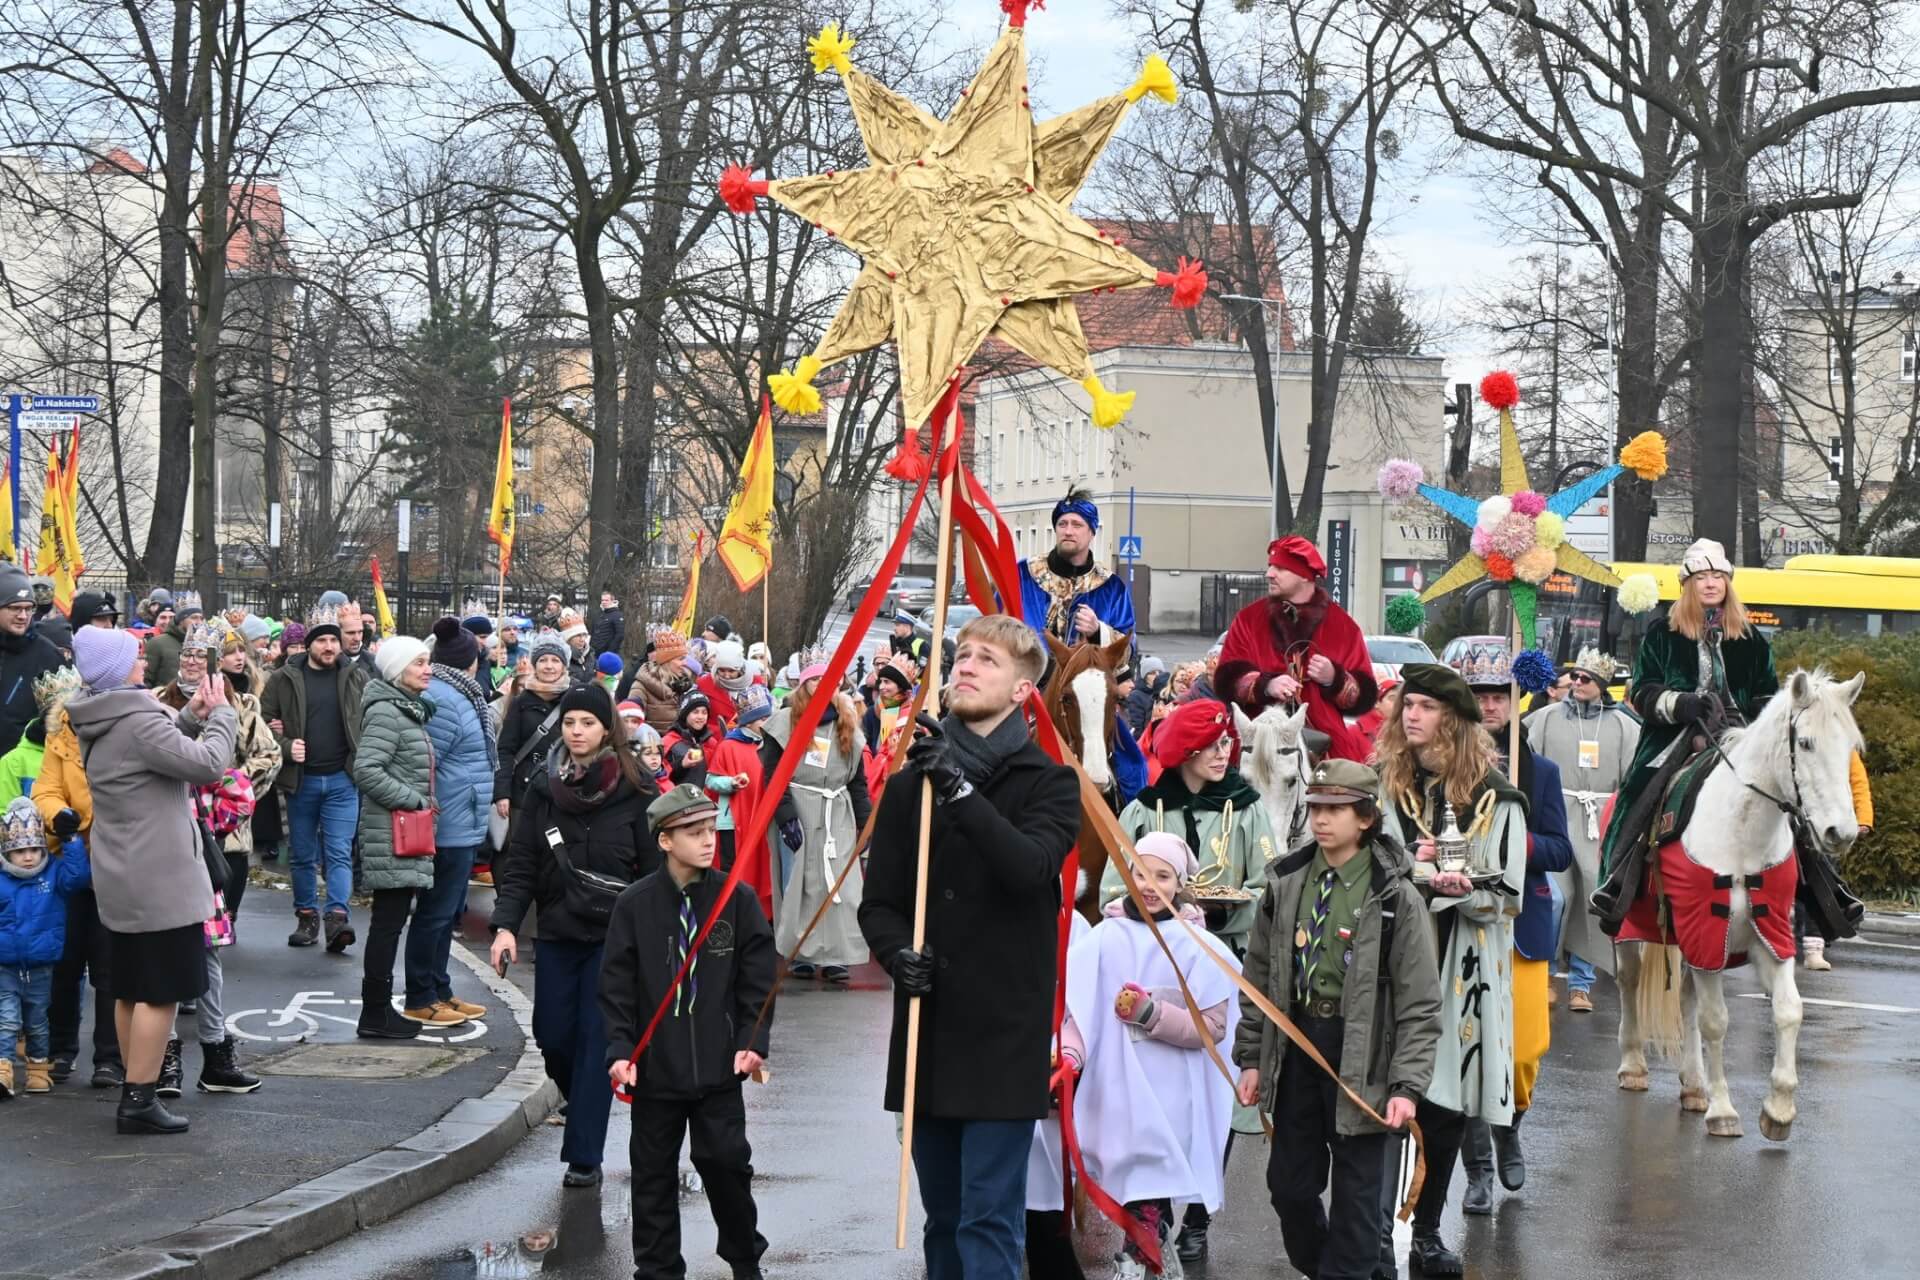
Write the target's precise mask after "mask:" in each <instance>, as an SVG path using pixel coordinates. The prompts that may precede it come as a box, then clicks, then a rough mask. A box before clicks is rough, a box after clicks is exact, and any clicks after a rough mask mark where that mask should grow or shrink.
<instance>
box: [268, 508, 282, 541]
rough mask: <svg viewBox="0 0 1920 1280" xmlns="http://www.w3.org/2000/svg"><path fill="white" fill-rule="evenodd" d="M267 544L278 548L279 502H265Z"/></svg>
mask: <svg viewBox="0 0 1920 1280" xmlns="http://www.w3.org/2000/svg"><path fill="white" fill-rule="evenodd" d="M267 545H268V546H270V547H275V548H278V547H279V545H280V504H279V503H277V502H269V503H268V504H267Z"/></svg>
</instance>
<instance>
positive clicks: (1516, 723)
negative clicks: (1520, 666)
mask: <svg viewBox="0 0 1920 1280" xmlns="http://www.w3.org/2000/svg"><path fill="white" fill-rule="evenodd" d="M1507 599H1508V601H1509V602H1511V601H1512V599H1513V597H1512V594H1511V593H1509V594H1508V597H1507ZM1512 630H1513V650H1512V652H1511V654H1510V655H1509V657H1508V660H1507V670H1508V672H1509V673H1511V672H1512V670H1513V659H1515V658H1518V657H1519V656H1520V611H1519V610H1518V609H1515V610H1514V611H1513V628H1512ZM1507 780H1508V781H1509V782H1511V783H1513V785H1514V789H1515V790H1518V789H1519V787H1520V684H1519V682H1518V681H1517V680H1514V679H1513V677H1512V676H1511V674H1509V676H1508V677H1507Z"/></svg>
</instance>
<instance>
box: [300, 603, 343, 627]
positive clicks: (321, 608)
mask: <svg viewBox="0 0 1920 1280" xmlns="http://www.w3.org/2000/svg"><path fill="white" fill-rule="evenodd" d="M339 626H340V610H338V609H336V608H334V607H333V606H332V605H330V604H319V605H315V606H314V607H313V612H311V613H309V614H308V615H307V631H308V632H309V633H311V632H312V631H313V630H314V629H315V628H316V627H333V628H335V629H336V630H338V629H339Z"/></svg>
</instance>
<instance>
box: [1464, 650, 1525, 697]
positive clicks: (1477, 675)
mask: <svg viewBox="0 0 1920 1280" xmlns="http://www.w3.org/2000/svg"><path fill="white" fill-rule="evenodd" d="M1453 669H1454V670H1455V671H1458V672H1459V673H1460V678H1461V679H1463V680H1465V681H1466V682H1467V687H1468V688H1471V689H1487V688H1492V687H1494V686H1496V685H1499V686H1505V685H1508V684H1510V683H1512V681H1513V655H1512V654H1511V652H1509V650H1508V649H1507V646H1505V645H1504V644H1500V645H1495V644H1484V643H1483V644H1473V645H1468V646H1467V647H1466V649H1465V650H1463V651H1462V652H1461V654H1460V656H1459V657H1458V658H1455V659H1454V661H1453Z"/></svg>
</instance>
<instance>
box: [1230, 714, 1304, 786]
mask: <svg viewBox="0 0 1920 1280" xmlns="http://www.w3.org/2000/svg"><path fill="white" fill-rule="evenodd" d="M1284 723H1285V719H1284V717H1279V716H1275V717H1274V718H1273V719H1268V718H1267V713H1266V712H1262V713H1261V714H1260V715H1258V716H1255V717H1254V719H1253V735H1252V736H1253V738H1254V739H1259V738H1261V737H1264V736H1267V735H1273V734H1278V733H1279V732H1280V731H1281V726H1282V725H1283V724H1284ZM1263 726H1264V727H1263ZM1299 742H1300V735H1299V732H1298V730H1296V731H1295V733H1294V745H1295V749H1296V750H1297V748H1298V746H1299ZM1253 745H1254V744H1253V742H1252V741H1249V742H1248V743H1247V746H1248V748H1249V750H1247V751H1246V752H1245V753H1244V754H1243V759H1244V761H1245V763H1246V776H1247V781H1249V782H1251V783H1252V784H1253V789H1254V790H1255V791H1258V792H1260V793H1261V794H1262V795H1265V794H1266V793H1267V791H1268V789H1269V787H1270V785H1271V784H1274V783H1276V782H1278V779H1276V778H1274V777H1272V776H1271V775H1270V774H1269V773H1268V771H1267V762H1266V759H1265V757H1263V756H1262V755H1261V753H1260V752H1258V751H1254V750H1251V748H1252V747H1253ZM1301 764H1302V767H1301V781H1302V782H1304V781H1305V779H1306V768H1305V761H1302V762H1301Z"/></svg>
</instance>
